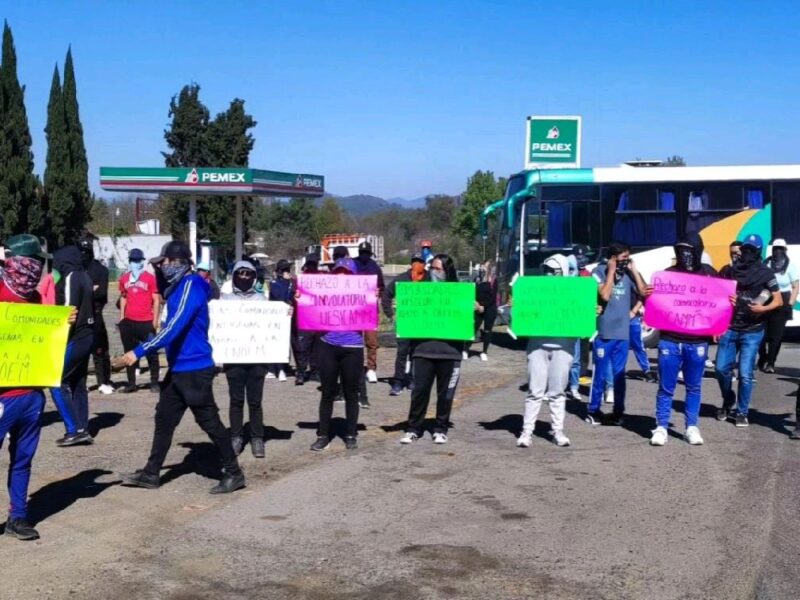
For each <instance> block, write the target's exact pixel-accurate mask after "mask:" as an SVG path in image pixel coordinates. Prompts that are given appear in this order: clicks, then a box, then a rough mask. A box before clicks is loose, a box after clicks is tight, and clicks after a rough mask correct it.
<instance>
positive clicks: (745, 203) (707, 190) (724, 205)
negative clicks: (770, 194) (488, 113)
mask: <svg viewBox="0 0 800 600" xmlns="http://www.w3.org/2000/svg"><path fill="white" fill-rule="evenodd" d="M765 204H766V189H765V188H764V186H763V185H761V186H759V185H758V184H756V185H742V183H741V182H717V183H708V184H692V187H691V188H690V190H689V192H688V194H687V195H686V209H687V219H686V231H687V232H692V231H694V232H699V231H701V230H703V229H705V228H706V227H708V226H709V225H711V224H713V223H716V222H717V221H719V220H721V219H724V218H725V217H728V216H730V215H735V214H736V213H738V212H740V211H742V210H747V209H760V208H764V205H765Z"/></svg>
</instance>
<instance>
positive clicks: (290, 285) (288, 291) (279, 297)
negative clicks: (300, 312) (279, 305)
mask: <svg viewBox="0 0 800 600" xmlns="http://www.w3.org/2000/svg"><path fill="white" fill-rule="evenodd" d="M296 289H297V284H296V283H295V281H294V279H292V263H290V262H289V261H288V260H286V259H285V258H282V259H280V260H279V261H278V264H277V265H275V277H274V278H273V279H272V281H271V282H270V284H269V299H270V300H272V301H274V302H285V303H286V304H288V305H289V306H292V305H293V303H294V300H295V298H294V296H295V290H296ZM288 366H289V365H288V364H284V365H269V367H268V370H267V375H266V377H267V379H275V371H276V370H277V371H278V381H286V369H287V368H288Z"/></svg>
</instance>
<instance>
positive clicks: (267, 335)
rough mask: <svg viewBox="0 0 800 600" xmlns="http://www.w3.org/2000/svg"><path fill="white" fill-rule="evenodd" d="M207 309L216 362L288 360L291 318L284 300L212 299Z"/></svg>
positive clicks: (248, 362) (258, 362)
mask: <svg viewBox="0 0 800 600" xmlns="http://www.w3.org/2000/svg"><path fill="white" fill-rule="evenodd" d="M208 312H209V316H210V317H211V325H210V326H209V328H208V338H209V341H210V342H211V347H212V348H213V350H214V362H215V363H217V364H264V363H288V362H289V341H290V339H291V333H292V318H291V317H290V316H289V306H288V305H287V304H286V303H285V302H255V301H246V300H212V301H211V302H209V304H208Z"/></svg>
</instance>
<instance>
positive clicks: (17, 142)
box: [0, 22, 43, 238]
mask: <svg viewBox="0 0 800 600" xmlns="http://www.w3.org/2000/svg"><path fill="white" fill-rule="evenodd" d="M31 145H32V139H31V132H30V128H29V127H28V115H27V113H26V111H25V88H24V87H23V86H21V85H20V83H19V79H18V78H17V55H16V51H15V49H14V39H13V36H12V34H11V28H10V27H9V26H8V23H7V22H5V23H4V26H3V48H2V59H1V60H0V237H3V238H5V237H8V236H10V235H14V234H16V233H23V232H26V231H34V232H38V230H40V229H41V227H42V223H41V217H42V214H43V211H42V210H41V208H40V207H39V204H38V198H37V195H36V189H37V186H38V180H37V178H36V176H35V175H34V174H33V152H32V151H31Z"/></svg>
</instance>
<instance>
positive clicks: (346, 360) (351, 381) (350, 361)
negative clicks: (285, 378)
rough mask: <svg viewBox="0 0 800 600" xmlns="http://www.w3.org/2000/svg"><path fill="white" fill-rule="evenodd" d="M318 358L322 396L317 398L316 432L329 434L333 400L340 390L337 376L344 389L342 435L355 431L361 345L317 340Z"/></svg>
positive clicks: (361, 361)
mask: <svg viewBox="0 0 800 600" xmlns="http://www.w3.org/2000/svg"><path fill="white" fill-rule="evenodd" d="M317 360H318V361H319V362H318V366H319V376H320V379H321V381H322V397H321V398H320V401H319V428H318V429H317V435H318V436H320V437H330V435H331V418H332V417H333V402H334V400H336V395H337V393H338V390H339V385H338V384H339V378H340V377H341V380H342V391H343V393H344V403H345V409H344V410H345V417H346V419H347V431H346V433H345V435H347V436H355V435H357V434H358V394H359V391H358V390H359V384H360V382H359V379H363V378H364V349H363V348H343V347H341V346H333V345H331V344H328V343H326V342H324V341H323V340H320V343H319V348H318V353H317Z"/></svg>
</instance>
